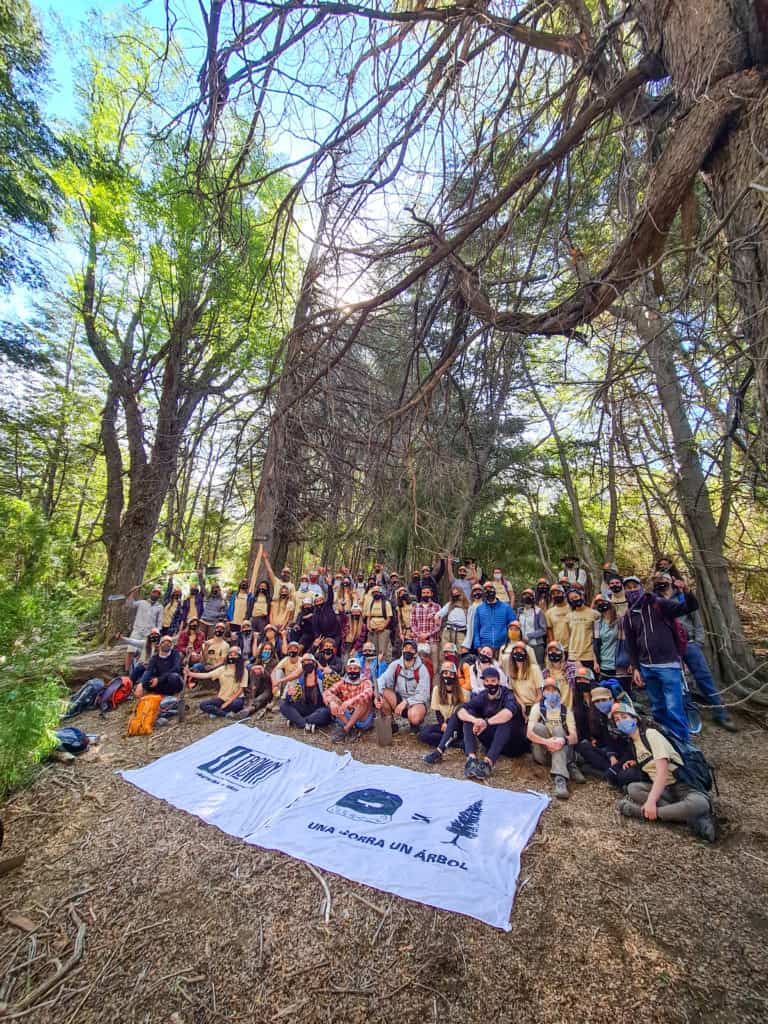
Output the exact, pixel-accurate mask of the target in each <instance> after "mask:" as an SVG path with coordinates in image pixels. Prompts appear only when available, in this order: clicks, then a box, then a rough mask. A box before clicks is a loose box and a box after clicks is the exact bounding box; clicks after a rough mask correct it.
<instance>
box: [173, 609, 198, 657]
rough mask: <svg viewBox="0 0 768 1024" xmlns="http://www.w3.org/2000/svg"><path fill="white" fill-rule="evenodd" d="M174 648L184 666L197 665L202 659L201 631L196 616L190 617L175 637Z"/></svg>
mask: <svg viewBox="0 0 768 1024" xmlns="http://www.w3.org/2000/svg"><path fill="white" fill-rule="evenodd" d="M176 650H177V651H178V652H179V654H180V655H181V659H182V662H183V663H184V667H185V668H186V667H187V666H192V665H197V664H199V663H201V662H202V660H203V633H202V630H201V629H200V624H199V622H198V620H197V619H196V618H194V617H193V618H191V619H190V620H189V621H188V622H187V623H186V624H185V625H184V626H182V629H181V632H180V633H179V635H178V636H177V637H176Z"/></svg>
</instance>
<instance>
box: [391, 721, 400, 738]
mask: <svg viewBox="0 0 768 1024" xmlns="http://www.w3.org/2000/svg"><path fill="white" fill-rule="evenodd" d="M396 732H400V726H399V725H398V724H397V722H396V721H395V719H394V717H393V718H392V735H393V736H394V735H395V733H396Z"/></svg>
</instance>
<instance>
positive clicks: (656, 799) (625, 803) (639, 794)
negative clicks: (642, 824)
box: [611, 701, 715, 843]
mask: <svg viewBox="0 0 768 1024" xmlns="http://www.w3.org/2000/svg"><path fill="white" fill-rule="evenodd" d="M611 718H612V720H613V722H614V724H615V725H616V728H617V729H618V730H619V731H620V732H621V733H622V734H623V735H624V736H626V737H627V738H628V739H629V741H630V742H631V744H632V747H633V750H634V757H635V760H636V762H637V767H638V768H639V770H640V771H641V772H642V774H643V776H644V779H643V781H642V782H630V783H629V785H628V786H627V788H626V793H627V795H626V797H625V798H624V799H623V800H619V801H617V803H616V810H617V811H618V812H619V814H621V815H622V816H623V817H625V818H639V819H640V820H641V821H657V820H658V821H663V822H670V823H673V824H681V825H687V826H688V827H689V828H690V830H691V832H693V834H694V835H695V836H698V837H699V838H701V839H706V840H707V841H708V842H710V843H712V842H714V841H715V819H714V815H713V813H712V803H711V801H710V799H709V797H708V796H707V794H706V793H703V792H701V791H700V790H698V789H694V788H693V787H692V786H688V785H684V784H683V783H681V782H678V781H677V779H676V774H677V772H678V771H680V769H681V768H682V767H683V757H682V756H681V754H680V753H679V752H678V750H676V749H675V747H674V746H673V745H672V743H671V742H670V740H669V739H667V737H666V736H664V735H663V734H662V733H661V732H659V731H658V730H657V729H643V728H642V727H641V725H640V720H639V718H638V714H637V711H635V708H634V706H633V705H632V704H631V703H630V702H629V701H619V702H618V703H616V704H614V706H613V708H612V710H611Z"/></svg>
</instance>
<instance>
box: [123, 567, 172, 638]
mask: <svg viewBox="0 0 768 1024" xmlns="http://www.w3.org/2000/svg"><path fill="white" fill-rule="evenodd" d="M140 588H141V584H140V583H138V584H137V585H136V586H135V587H131V589H130V590H129V591H128V593H127V595H126V598H125V607H126V608H129V609H130V610H131V611H135V613H136V614H135V616H134V619H133V626H132V627H131V632H130V635H129V636H126V637H118V639H121V640H123V642H124V643H126V644H129V645H130V646H131V647H133V648H134V649H135V650H137V651H140V650H141V649H142V647H143V646H144V642H145V640H146V639H147V637H148V636H149V633H150V631H151V630H154V629H156V630H157V631H158V632H160V630H161V628H162V625H163V606H162V604H161V602H160V587H158V586H153V587H152V589H151V590H150V592H149V599H148V600H146V601H145V600H143V599H139V600H137V599H136V597H135V595H136V594H137V593H138V591H139V590H140Z"/></svg>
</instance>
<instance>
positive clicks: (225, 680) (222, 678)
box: [210, 664, 248, 702]
mask: <svg viewBox="0 0 768 1024" xmlns="http://www.w3.org/2000/svg"><path fill="white" fill-rule="evenodd" d="M236 668H237V666H236V665H227V664H224V665H219V667H218V668H215V669H213V671H212V672H211V673H210V678H211V679H216V680H218V683H219V697H221V699H222V700H223V701H225V702H226V701H228V700H232V698H233V697H237V695H238V694H239V693H240V691H241V690H242V689H244V687H245V684H246V680H247V678H248V677H247V675H246V673H245V672H243V678H242V679H241V680H240V682H239V683H238V682H237V680H236V679H235V670H236Z"/></svg>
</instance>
